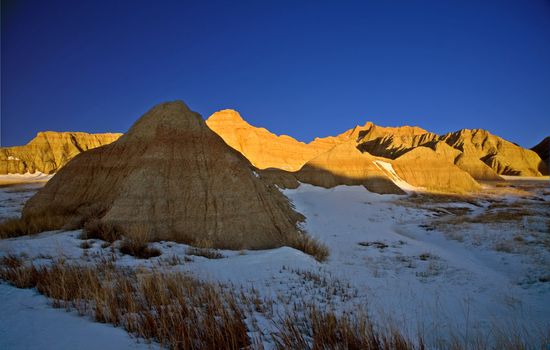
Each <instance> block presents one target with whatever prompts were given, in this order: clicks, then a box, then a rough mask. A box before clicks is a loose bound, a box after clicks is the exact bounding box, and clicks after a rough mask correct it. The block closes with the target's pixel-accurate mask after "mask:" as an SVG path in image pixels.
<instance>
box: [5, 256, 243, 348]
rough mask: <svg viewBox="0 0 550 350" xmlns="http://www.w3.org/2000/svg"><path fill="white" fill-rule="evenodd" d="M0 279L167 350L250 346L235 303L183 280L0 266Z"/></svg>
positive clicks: (102, 270) (11, 261)
mask: <svg viewBox="0 0 550 350" xmlns="http://www.w3.org/2000/svg"><path fill="white" fill-rule="evenodd" d="M0 264H1V266H0V279H2V280H5V281H8V282H9V283H11V284H13V285H14V286H16V287H19V288H32V287H35V288H36V289H37V290H38V291H39V292H40V293H42V294H44V295H46V296H48V297H50V298H52V300H53V306H54V307H57V308H65V309H67V310H76V311H77V312H78V313H79V314H81V315H89V316H91V317H92V318H93V319H94V320H95V321H97V322H108V323H111V324H113V325H115V326H118V327H123V328H124V329H126V330H127V331H128V332H129V333H131V334H134V335H136V336H139V337H142V338H144V339H148V340H151V341H156V342H158V343H160V345H161V347H163V348H169V349H198V348H200V349H242V348H246V347H248V346H249V345H250V340H249V338H248V335H247V327H246V323H245V317H244V314H243V311H242V309H241V307H240V306H239V303H238V302H237V299H236V297H235V296H234V295H233V294H231V293H229V292H226V291H223V290H222V289H221V288H220V287H219V286H216V285H213V284H207V283H202V282H199V281H197V280H195V279H193V278H191V277H190V276H187V275H184V274H170V273H156V272H155V273H151V274H145V275H136V274H135V273H133V272H132V271H129V270H119V269H117V268H115V267H114V266H113V265H112V264H109V263H104V264H100V265H97V266H79V265H67V264H64V263H62V262H59V261H58V262H54V263H53V264H52V265H51V266H49V267H46V266H42V267H36V266H33V265H30V266H24V265H23V264H22V262H21V261H20V260H19V259H18V258H16V257H8V258H4V259H3V260H2V261H0Z"/></svg>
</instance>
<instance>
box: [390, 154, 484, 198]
mask: <svg viewBox="0 0 550 350" xmlns="http://www.w3.org/2000/svg"><path fill="white" fill-rule="evenodd" d="M392 166H393V168H394V170H395V172H396V173H397V175H398V176H399V177H400V178H401V179H403V180H405V181H406V182H407V183H409V184H411V185H413V186H416V187H422V188H424V189H426V190H428V191H431V192H455V193H465V192H474V191H477V190H479V189H480V186H479V184H478V183H477V182H476V181H475V180H474V179H473V178H472V177H471V176H470V174H468V173H467V172H465V171H463V170H461V169H460V168H458V167H457V166H456V165H454V164H453V163H451V162H449V161H448V160H447V158H446V157H445V156H444V155H442V154H438V153H436V152H435V151H434V150H432V149H430V148H428V147H423V146H419V147H416V148H414V149H412V150H411V151H409V152H407V153H405V154H404V155H402V156H400V157H398V158H397V159H395V160H394V161H393V162H392Z"/></svg>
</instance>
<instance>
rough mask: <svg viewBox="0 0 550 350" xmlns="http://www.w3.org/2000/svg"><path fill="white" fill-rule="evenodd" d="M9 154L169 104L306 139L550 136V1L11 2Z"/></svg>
mask: <svg viewBox="0 0 550 350" xmlns="http://www.w3.org/2000/svg"><path fill="white" fill-rule="evenodd" d="M1 19H2V23H1V29H2V32H1V35H2V37H1V49H2V52H1V59H2V61H1V69H2V72H1V73H2V76H1V83H2V86H1V87H2V91H1V98H2V100H1V136H2V139H1V143H2V146H10V145H18V144H24V143H26V142H27V141H29V140H30V139H31V138H32V137H33V136H34V135H35V134H36V132H38V131H41V130H56V131H87V132H108V131H117V132H124V131H126V130H127V129H128V128H129V127H130V125H131V124H132V123H133V122H134V121H135V120H136V119H137V118H138V117H139V116H140V115H142V114H143V113H144V112H146V111H147V110H148V109H149V108H150V107H152V106H153V105H155V104H156V103H159V102H163V101H168V100H174V99H182V100H184V101H185V102H186V103H187V104H188V105H189V106H190V107H191V108H192V109H194V110H196V111H197V112H199V113H201V114H202V115H203V116H204V117H205V118H206V117H208V116H209V115H210V114H211V113H213V112H215V111H216V110H219V109H223V108H233V109H236V110H238V111H240V112H241V114H242V115H243V117H244V118H245V119H247V120H248V121H249V122H250V123H251V124H254V125H258V126H263V127H266V128H268V129H269V130H271V131H273V132H275V133H278V134H280V133H284V134H288V135H291V136H293V137H295V138H297V139H299V140H302V141H310V140H311V139H313V138H314V137H316V136H327V135H333V134H337V133H339V132H342V131H344V130H346V129H349V128H351V127H353V126H354V125H356V124H364V123H365V122H366V121H368V120H371V121H373V122H375V123H377V124H380V125H389V126H393V125H405V124H407V125H419V126H421V127H423V128H425V129H428V130H430V131H434V132H437V133H444V132H447V131H455V130H458V129H461V128H484V129H488V130H489V131H491V132H492V133H495V134H497V135H499V136H502V137H504V138H506V139H508V140H510V141H513V142H516V143H518V144H520V145H522V146H525V147H531V146H533V145H535V144H536V143H537V142H538V141H539V140H541V139H542V138H543V137H544V136H548V135H549V134H550V122H549V120H550V2H549V1H545V0H517V1H506V0H499V1H483V0H476V1H467V0H466V1H446V0H434V1H414V0H408V1H398V0H393V1H382V0H380V1H330V2H328V1H143V0H136V1H104V0H95V1H87V0H79V1H59V0H49V1H38V0H16V1H9V0H8V1H4V0H2V18H1Z"/></svg>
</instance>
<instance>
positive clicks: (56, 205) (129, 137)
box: [23, 101, 303, 249]
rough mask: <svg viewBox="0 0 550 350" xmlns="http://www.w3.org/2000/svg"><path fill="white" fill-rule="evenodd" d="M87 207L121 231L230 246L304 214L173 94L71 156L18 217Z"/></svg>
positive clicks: (278, 236)
mask: <svg viewBox="0 0 550 350" xmlns="http://www.w3.org/2000/svg"><path fill="white" fill-rule="evenodd" d="M91 212H93V213H95V215H97V216H98V217H99V218H100V220H101V221H102V222H105V223H109V224H115V225H118V226H119V227H121V228H122V229H123V231H124V232H126V234H127V235H129V236H132V235H135V234H138V232H137V231H140V230H145V232H147V233H148V235H149V236H148V238H149V239H150V240H175V241H182V242H189V243H194V242H201V241H206V242H210V243H211V244H212V245H213V246H215V247H220V248H230V249H245V248H250V249H259V248H269V247H277V246H281V245H283V244H284V242H285V241H286V240H287V239H288V238H289V237H294V235H296V234H298V232H299V231H298V229H297V228H296V225H297V222H298V221H300V220H302V219H303V217H302V216H301V215H300V214H298V213H296V212H295V211H293V210H292V209H291V206H290V204H289V202H288V200H287V198H286V197H284V196H283V195H282V194H281V193H280V192H279V191H278V190H277V189H276V188H275V186H273V185H271V184H269V183H267V182H266V181H264V180H262V179H261V178H260V177H259V176H256V174H254V168H253V167H252V166H251V164H250V163H249V162H248V161H247V160H246V159H245V158H244V157H243V156H242V155H241V154H240V153H238V152H236V151H235V150H233V149H231V148H230V147H228V146H227V144H226V143H225V142H224V141H223V140H222V139H221V138H220V137H219V136H218V135H216V134H215V133H214V132H212V131H211V130H210V129H209V128H208V127H207V126H206V124H205V122H204V120H203V119H202V118H201V116H200V115H199V114H197V113H194V112H192V111H190V110H189V109H188V107H187V106H186V105H185V104H184V103H183V102H181V101H177V102H170V103H164V104H160V105H157V106H156V107H154V108H153V109H151V110H150V111H149V112H147V113H146V114H145V115H144V116H142V117H141V118H140V119H139V120H138V121H137V122H136V123H135V124H134V125H133V126H132V128H131V129H130V130H129V131H128V133H126V134H125V135H123V136H122V137H121V138H120V139H119V140H117V141H116V142H113V143H111V144H109V145H107V146H104V147H101V148H96V149H93V150H90V151H88V152H84V153H82V154H80V155H78V156H76V157H75V158H74V159H73V161H71V162H70V163H69V164H68V165H67V166H65V167H63V168H62V169H61V170H60V171H59V172H58V173H57V174H56V175H55V176H54V177H53V178H52V180H50V182H49V183H48V184H47V185H46V186H45V187H44V188H43V189H42V190H41V191H40V192H38V193H37V194H36V195H35V196H34V197H32V198H31V199H30V200H29V201H28V202H27V204H26V205H25V207H24V209H23V217H29V216H33V215H43V214H46V215H60V216H63V217H66V218H67V221H69V220H71V221H73V222H74V221H75V220H76V219H87V217H83V218H82V216H90V213H91ZM83 213H86V214H83ZM136 227H140V230H137V231H136Z"/></svg>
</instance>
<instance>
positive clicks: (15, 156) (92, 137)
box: [0, 131, 122, 174]
mask: <svg viewBox="0 0 550 350" xmlns="http://www.w3.org/2000/svg"><path fill="white" fill-rule="evenodd" d="M121 135H122V134H88V133H85V132H54V131H46V132H39V133H38V135H36V137H35V138H34V139H32V140H31V141H30V142H29V143H28V144H26V145H25V146H16V147H5V148H0V174H25V173H34V172H37V171H39V172H42V173H45V174H51V173H55V172H56V171H57V170H59V169H60V168H61V167H63V166H64V165H65V164H67V162H68V161H69V160H71V159H72V158H73V157H74V156H76V155H77V154H79V153H81V152H84V151H87V150H89V149H93V148H96V147H99V146H103V145H107V144H109V143H111V142H113V141H115V140H117V139H118V138H119V137H120V136H121Z"/></svg>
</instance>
